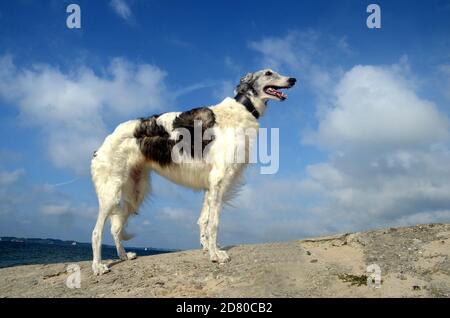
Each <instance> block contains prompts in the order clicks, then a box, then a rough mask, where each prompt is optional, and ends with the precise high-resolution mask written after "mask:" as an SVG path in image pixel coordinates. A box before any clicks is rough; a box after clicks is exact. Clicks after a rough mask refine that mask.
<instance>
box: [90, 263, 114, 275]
mask: <svg viewBox="0 0 450 318" xmlns="http://www.w3.org/2000/svg"><path fill="white" fill-rule="evenodd" d="M92 271H93V272H94V275H103V274H105V273H108V272H109V271H110V269H109V267H108V266H106V265H105V264H102V263H94V264H92Z"/></svg>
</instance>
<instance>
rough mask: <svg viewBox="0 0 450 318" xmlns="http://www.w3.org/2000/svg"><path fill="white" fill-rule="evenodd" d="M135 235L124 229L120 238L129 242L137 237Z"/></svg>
mask: <svg viewBox="0 0 450 318" xmlns="http://www.w3.org/2000/svg"><path fill="white" fill-rule="evenodd" d="M135 235H136V234H131V233H128V232H127V231H126V230H125V229H122V231H120V234H119V238H120V239H121V240H122V241H129V240H131V239H132V238H133V237H135Z"/></svg>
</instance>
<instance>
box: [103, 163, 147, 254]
mask: <svg viewBox="0 0 450 318" xmlns="http://www.w3.org/2000/svg"><path fill="white" fill-rule="evenodd" d="M148 190H149V181H148V170H147V169H146V168H145V167H141V166H136V167H135V168H132V169H131V171H130V174H129V178H128V180H127V182H126V183H125V185H124V187H123V189H122V204H121V206H120V207H118V208H117V209H116V210H115V211H114V213H113V214H112V215H111V234H112V236H113V239H114V243H115V245H116V249H117V255H118V256H119V258H120V259H121V260H123V261H125V260H130V259H135V258H136V253H134V252H128V253H127V252H125V249H124V247H123V245H122V240H124V241H127V240H129V239H131V238H132V237H133V235H130V234H128V233H126V231H125V227H126V225H127V221H128V218H129V217H130V216H131V215H134V214H136V213H137V211H138V209H139V207H140V205H141V204H142V202H143V201H144V199H145V196H146V194H147V193H148Z"/></svg>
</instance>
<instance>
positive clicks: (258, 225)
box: [0, 0, 450, 248]
mask: <svg viewBox="0 0 450 318" xmlns="http://www.w3.org/2000/svg"><path fill="white" fill-rule="evenodd" d="M70 3H77V4H79V5H80V7H81V19H82V22H81V23H82V27H81V29H79V30H74V29H68V28H67V27H66V24H65V21H66V17H67V13H66V12H65V11H66V10H65V9H66V6H67V5H68V4H70ZM370 3H372V1H284V2H283V3H282V4H275V3H273V2H270V1H237V0H233V1H181V0H178V1H144V0H130V1H125V0H121V1H119V0H115V1H110V0H104V1H103V0H98V1H81V0H79V1H56V0H52V1H31V0H20V1H2V2H1V3H0V236H7V235H14V236H24V237H54V238H61V239H75V240H80V241H89V239H90V232H91V229H92V226H93V224H94V222H95V217H96V208H97V207H96V205H97V203H96V197H95V193H94V191H93V187H92V184H91V182H90V178H89V156H90V154H91V153H92V150H93V149H96V147H98V146H99V145H100V144H101V141H102V139H103V138H104V137H105V136H106V135H107V134H108V133H109V132H111V131H112V130H113V129H114V127H115V126H116V125H117V124H118V123H120V122H123V121H126V120H128V119H131V118H136V117H140V116H145V115H150V114H153V113H157V112H162V111H170V110H183V109H189V108H191V107H197V106H200V105H211V104H214V103H217V102H219V101H220V100H221V99H222V98H223V97H225V96H231V95H232V93H233V88H234V86H235V84H236V83H237V82H238V80H239V78H240V76H242V75H244V74H245V73H247V72H249V71H254V70H257V69H260V68H265V67H272V68H275V69H276V70H278V71H279V72H281V73H283V74H286V75H289V76H295V77H297V78H298V79H299V80H300V85H299V86H298V87H295V89H293V90H291V91H290V92H289V96H290V98H289V99H288V100H287V101H286V102H284V103H281V104H280V103H273V104H271V105H270V106H269V110H268V112H267V113H266V115H265V117H264V118H263V119H262V120H261V126H263V127H269V128H270V127H277V128H280V170H279V172H278V173H277V174H275V175H260V174H259V173H258V171H259V169H258V167H252V168H250V169H249V170H248V172H247V173H246V179H247V184H246V186H244V187H243V188H242V191H241V194H240V196H238V197H237V198H236V199H235V200H234V201H233V205H234V208H231V207H230V208H226V209H225V211H224V213H223V214H222V221H223V222H222V223H221V226H222V227H221V230H220V240H221V242H222V243H223V244H238V243H256V242H265V241H276V240H288V239H297V238H301V237H305V236H311V235H321V234H328V233H334V232H342V231H358V230H365V229H369V228H377V227H384V226H400V225H410V224H416V223H422V222H449V221H450V167H449V164H448V162H449V159H450V147H449V136H450V130H449V125H448V116H449V112H450V107H449V102H450V93H449V92H450V37H449V36H448V35H449V34H450V22H449V21H450V19H449V16H450V2H449V1H443V0H440V1H438V0H435V1H377V2H376V3H377V4H379V5H380V7H381V19H382V28H381V29H376V30H374V29H368V28H367V27H366V18H367V16H368V13H366V7H367V5H368V4H370ZM153 183H154V193H153V195H152V198H151V199H150V200H149V201H148V202H147V203H146V204H145V206H144V207H143V208H142V210H141V212H140V215H139V216H138V217H136V218H134V219H133V220H132V221H131V222H130V225H129V228H130V229H129V231H130V232H134V233H136V234H137V236H136V238H135V239H133V240H132V241H130V242H129V243H128V244H129V245H134V246H156V247H168V248H194V247H197V246H198V240H197V237H198V233H197V232H198V231H197V227H196V224H195V223H196V218H197V217H198V213H199V210H200V206H201V194H200V193H195V192H192V191H190V190H186V189H182V188H181V187H179V186H175V185H172V184H170V183H168V182H166V181H164V180H162V179H161V178H159V177H157V176H155V177H154V178H153ZM105 239H106V242H111V239H110V237H109V233H108V232H106V235H105Z"/></svg>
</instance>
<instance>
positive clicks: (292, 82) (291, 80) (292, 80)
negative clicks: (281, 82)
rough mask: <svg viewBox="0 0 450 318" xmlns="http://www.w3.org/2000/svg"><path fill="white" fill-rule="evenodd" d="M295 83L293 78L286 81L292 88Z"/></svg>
mask: <svg viewBox="0 0 450 318" xmlns="http://www.w3.org/2000/svg"><path fill="white" fill-rule="evenodd" d="M296 82H297V79H296V78H294V77H291V78H290V79H288V83H289V84H290V85H292V86H294V85H295V83H296Z"/></svg>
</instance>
